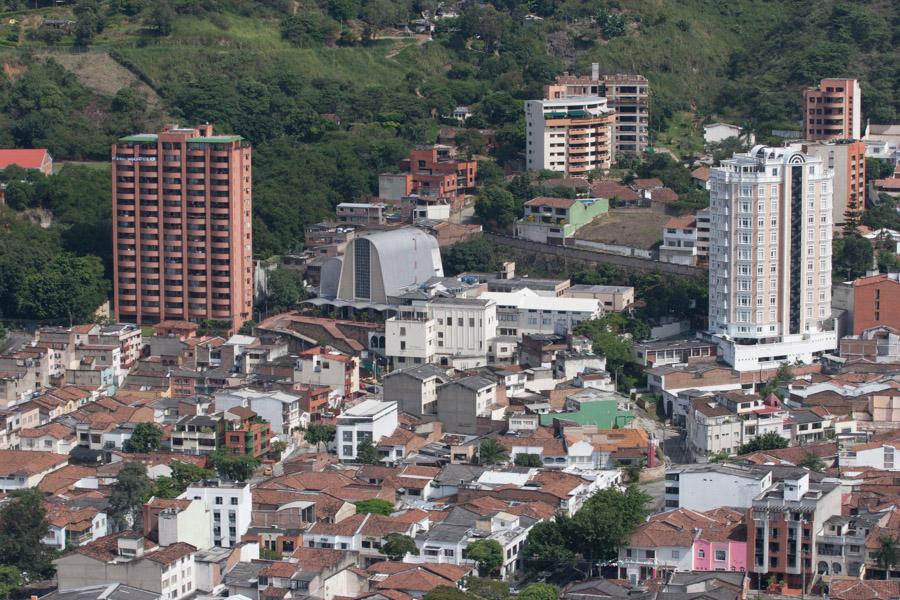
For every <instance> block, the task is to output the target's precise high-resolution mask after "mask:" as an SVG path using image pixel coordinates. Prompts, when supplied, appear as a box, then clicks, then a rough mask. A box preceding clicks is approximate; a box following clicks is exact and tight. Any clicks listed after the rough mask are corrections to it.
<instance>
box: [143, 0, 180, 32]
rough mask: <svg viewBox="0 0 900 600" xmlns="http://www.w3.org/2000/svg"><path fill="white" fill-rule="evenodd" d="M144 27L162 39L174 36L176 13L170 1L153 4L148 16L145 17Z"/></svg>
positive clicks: (160, 0) (159, 0)
mask: <svg viewBox="0 0 900 600" xmlns="http://www.w3.org/2000/svg"><path fill="white" fill-rule="evenodd" d="M144 26H145V27H147V28H148V29H150V30H152V31H154V32H155V33H156V35H158V36H161V37H166V36H169V35H172V31H173V30H174V28H175V11H174V10H173V9H172V5H171V4H169V1H168V0H155V1H154V2H153V5H152V6H151V7H150V10H149V11H148V12H147V16H146V17H144Z"/></svg>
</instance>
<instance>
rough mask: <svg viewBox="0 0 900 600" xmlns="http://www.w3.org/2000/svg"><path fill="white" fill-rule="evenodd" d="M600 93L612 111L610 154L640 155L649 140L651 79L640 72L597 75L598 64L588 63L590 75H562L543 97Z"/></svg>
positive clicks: (551, 97) (546, 88)
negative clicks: (648, 79) (589, 64)
mask: <svg viewBox="0 0 900 600" xmlns="http://www.w3.org/2000/svg"><path fill="white" fill-rule="evenodd" d="M595 95H596V96H603V97H605V98H606V101H607V104H608V105H609V107H610V108H612V109H613V110H615V113H616V115H615V120H614V122H613V154H614V155H616V156H618V155H619V154H623V155H632V156H640V155H641V154H643V153H644V151H645V150H646V149H647V144H648V143H649V141H650V133H649V124H650V112H649V106H650V82H649V81H647V78H646V77H644V76H643V75H635V74H622V73H617V74H614V75H600V65H599V63H593V64H592V65H591V75H590V76H586V75H585V76H580V77H575V76H571V75H561V76H559V77H557V78H556V82H555V83H554V84H551V85H548V86H546V87H545V90H544V98H549V99H556V98H564V97H567V96H595Z"/></svg>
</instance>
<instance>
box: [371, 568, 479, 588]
mask: <svg viewBox="0 0 900 600" xmlns="http://www.w3.org/2000/svg"><path fill="white" fill-rule="evenodd" d="M471 570H472V569H471V567H465V566H458V565H449V564H434V563H424V564H412V563H402V562H391V561H382V562H377V563H374V564H372V565H371V566H370V567H369V568H368V569H367V571H368V572H369V573H370V574H372V575H387V577H386V578H384V579H380V580H376V581H375V587H376V589H378V590H410V591H414V592H429V591H431V590H433V589H434V588H436V587H438V586H442V585H445V586H450V587H456V585H457V582H458V581H459V580H461V579H462V578H463V577H465V576H466V575H467V574H469V573H470V572H471ZM418 595H419V594H416V596H418Z"/></svg>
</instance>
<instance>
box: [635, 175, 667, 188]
mask: <svg viewBox="0 0 900 600" xmlns="http://www.w3.org/2000/svg"><path fill="white" fill-rule="evenodd" d="M631 185H632V186H634V187H635V188H636V189H639V190H655V189H657V188H661V187H662V186H663V182H662V180H661V179H658V178H656V177H650V178H648V179H635V180H634V181H632V182H631Z"/></svg>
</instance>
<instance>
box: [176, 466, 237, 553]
mask: <svg viewBox="0 0 900 600" xmlns="http://www.w3.org/2000/svg"><path fill="white" fill-rule="evenodd" d="M179 498H180V499H186V500H201V501H202V502H203V503H204V505H205V507H206V509H207V510H208V511H209V512H210V513H211V517H212V530H213V544H214V545H216V546H224V547H231V546H234V545H235V544H237V543H238V542H239V541H240V540H241V537H242V536H243V535H244V534H245V533H247V529H249V528H250V520H251V513H252V509H253V506H252V505H253V497H252V495H251V494H250V484H249V483H244V482H226V481H207V482H197V483H194V484H191V485H190V486H189V487H188V488H187V490H185V492H184V493H183V494H181V496H179Z"/></svg>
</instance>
